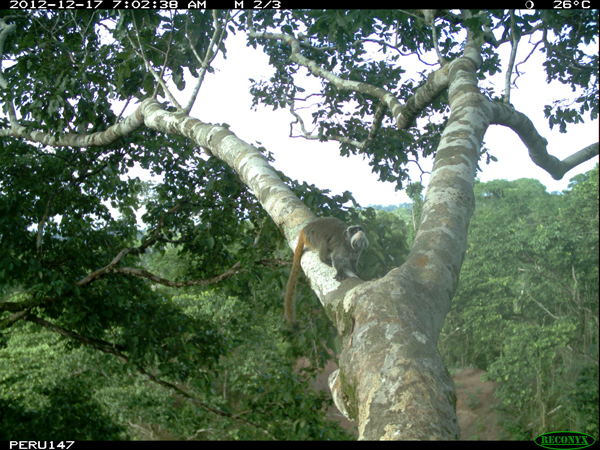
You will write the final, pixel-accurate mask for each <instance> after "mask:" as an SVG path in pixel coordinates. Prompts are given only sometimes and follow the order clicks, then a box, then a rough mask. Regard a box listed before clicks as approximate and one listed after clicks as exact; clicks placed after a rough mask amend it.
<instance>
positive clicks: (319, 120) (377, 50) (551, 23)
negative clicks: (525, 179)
mask: <svg viewBox="0 0 600 450" xmlns="http://www.w3.org/2000/svg"><path fill="white" fill-rule="evenodd" d="M247 14H250V12H246V13H245V14H243V15H241V16H240V20H239V27H240V28H242V29H245V28H246V22H245V20H246V17H247V16H246V15H247ZM253 24H254V25H253V26H254V28H255V29H256V31H258V32H261V31H271V30H273V29H281V31H282V32H283V33H287V34H294V35H295V36H298V37H299V38H300V39H301V42H302V51H303V55H305V56H306V57H307V58H310V59H311V60H313V61H314V62H315V63H316V64H318V65H320V66H321V67H323V69H325V70H328V71H330V72H331V73H333V74H335V75H339V76H340V77H341V78H343V79H344V80H352V81H358V82H364V83H369V84H372V85H373V86H377V87H382V88H384V89H386V90H387V91H389V92H391V93H392V94H393V95H395V96H396V98H398V100H399V101H400V104H402V105H405V104H406V105H407V108H406V110H408V111H406V112H405V114H407V115H408V116H410V115H411V111H410V110H411V107H412V103H413V102H414V98H412V95H414V93H415V90H416V88H417V87H419V86H421V85H423V84H424V83H425V81H426V78H425V74H426V72H425V71H422V72H418V73H416V74H415V73H411V72H409V71H408V70H406V69H405V67H406V66H407V65H406V64H402V61H404V59H403V58H404V57H406V56H408V55H415V56H416V57H418V58H419V59H420V60H421V61H423V60H422V59H421V55H425V54H426V53H427V52H429V51H431V50H432V49H433V45H432V41H433V39H432V38H431V36H430V33H431V30H430V27H429V26H428V25H427V24H426V23H425V21H424V20H423V17H422V13H421V12H420V11H405V10H377V9H368V10H298V11H297V10H294V11H260V12H259V13H257V14H254V15H253ZM459 25H464V26H466V27H467V28H469V29H470V30H472V31H473V32H474V33H475V34H476V35H478V36H479V37H480V38H481V39H482V40H484V47H483V49H482V57H483V65H482V67H481V69H480V70H479V71H478V72H477V76H478V78H479V80H481V82H482V89H484V91H485V92H486V93H487V95H489V96H490V97H491V98H493V99H495V100H498V101H500V100H501V99H502V94H501V93H499V92H497V91H496V88H495V87H494V86H493V84H490V83H487V78H488V77H489V76H490V75H493V74H495V73H496V72H499V71H500V57H499V48H500V47H501V46H502V45H503V44H507V41H510V40H511V39H516V40H517V41H518V40H520V39H525V37H526V36H529V37H531V35H532V34H533V33H535V31H536V30H540V32H539V35H541V34H542V32H543V36H542V37H541V38H539V40H537V39H538V38H537V37H536V38H535V39H533V40H534V41H535V42H537V44H536V48H538V47H539V48H541V51H542V52H545V53H546V61H545V62H544V70H545V71H546V75H547V80H548V81H549V82H550V81H553V80H557V81H560V82H561V83H563V84H566V85H568V86H570V87H571V88H572V90H573V91H574V92H575V91H576V92H577V94H576V95H577V97H576V98H575V99H574V100H570V99H564V100H561V101H559V102H556V103H553V104H552V105H546V107H545V109H544V112H545V115H546V117H547V118H548V121H549V124H550V126H551V127H552V126H554V125H556V124H558V125H559V127H560V130H561V132H565V131H566V128H567V124H569V123H579V122H582V121H583V120H584V118H585V117H589V118H591V119H595V118H597V116H598V77H597V74H598V53H597V52H596V51H595V50H596V46H597V38H598V14H597V12H596V11H594V10H585V11H584V10H553V11H549V10H537V11H527V12H526V13H520V12H517V11H511V10H487V11H478V13H477V14H476V15H474V16H472V17H471V18H470V19H466V20H464V21H461V19H459V17H458V16H456V15H454V14H453V13H452V12H451V11H445V12H439V20H438V21H436V23H435V26H436V29H437V33H438V34H437V35H438V36H440V38H439V39H438V46H439V52H440V56H441V57H442V58H445V60H447V61H451V60H452V59H453V58H455V57H456V56H457V55H458V54H459V53H460V50H461V49H460V44H459V40H458V39H457V37H456V36H457V32H459V30H461V29H463V30H464V28H461V26H459ZM482 27H487V28H488V29H489V31H490V33H488V34H487V35H485V36H482ZM492 34H493V35H494V36H501V38H498V39H496V38H492V37H491V36H492ZM594 42H595V43H596V46H595V45H591V44H592V43H594ZM250 44H251V45H252V46H254V47H256V46H258V45H260V46H262V47H263V49H264V51H265V52H266V53H267V54H268V55H269V57H270V61H269V62H270V64H271V65H272V66H273V67H274V69H275V73H274V75H273V76H272V77H271V78H270V79H269V80H268V81H266V80H252V81H253V86H252V89H251V93H252V94H253V97H254V105H255V106H256V105H258V104H264V105H269V106H272V107H273V109H277V108H286V107H289V106H291V107H293V108H297V107H298V105H300V104H304V103H303V102H305V101H307V100H310V101H311V103H314V102H313V101H312V100H313V98H314V97H313V96H314V95H319V97H320V101H319V102H318V107H317V108H313V109H311V113H312V121H313V125H314V126H315V127H316V128H318V130H319V136H320V137H321V139H322V140H325V139H327V138H331V139H336V137H337V136H345V137H348V138H351V139H352V140H353V141H358V142H365V143H368V145H361V146H356V145H354V144H352V143H351V142H347V141H344V140H341V145H340V149H341V154H342V155H348V154H351V153H352V154H362V155H364V156H366V157H367V158H368V160H369V165H370V166H371V167H372V170H373V172H374V173H377V174H378V175H379V178H380V180H381V181H390V182H394V183H396V185H397V187H398V189H401V188H402V187H403V186H405V184H406V181H407V180H408V179H409V177H408V171H407V165H408V163H409V162H417V161H418V160H419V158H420V157H426V156H429V155H431V154H433V153H434V152H435V150H436V148H437V146H438V143H439V141H440V137H441V134H442V132H443V131H444V124H445V122H446V119H447V118H448V115H449V112H450V111H449V108H448V99H447V94H446V93H442V94H441V95H440V96H439V97H438V98H436V99H435V100H434V101H433V102H432V103H431V105H429V106H428V107H427V108H424V110H423V111H421V114H420V115H419V117H414V118H413V123H417V121H418V124H419V125H420V126H419V127H410V128H408V129H406V130H405V129H398V127H397V124H396V123H395V122H394V120H392V118H391V117H390V115H389V113H386V115H385V118H384V120H383V122H382V124H381V127H380V128H379V129H378V135H377V139H376V140H370V139H369V138H368V135H369V133H370V131H371V130H370V129H369V126H366V125H365V124H369V123H370V122H371V121H372V120H374V119H373V116H375V115H376V111H377V109H378V107H379V106H380V102H379V99H378V98H377V97H376V96H375V95H372V94H370V93H364V92H358V91H355V90H352V89H348V90H345V89H344V90H341V89H336V88H335V87H334V86H333V84H332V83H323V85H322V89H321V91H320V92H319V93H318V94H312V95H311V96H307V97H302V93H303V92H305V90H307V88H306V86H305V83H304V80H305V78H304V77H302V76H301V75H304V72H303V71H301V70H299V69H298V66H297V65H296V64H295V63H294V62H293V61H292V60H291V59H290V58H289V56H290V49H289V47H288V46H287V45H284V44H282V43H281V42H280V41H274V40H269V39H267V40H264V39H263V40H254V39H252V40H251V41H250ZM485 151H486V150H485V149H484V153H485ZM486 157H487V160H488V162H489V160H495V157H494V156H492V155H489V154H486Z"/></svg>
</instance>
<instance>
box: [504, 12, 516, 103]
mask: <svg viewBox="0 0 600 450" xmlns="http://www.w3.org/2000/svg"><path fill="white" fill-rule="evenodd" d="M518 45H519V36H517V31H516V29H515V12H514V11H511V12H510V58H509V61H508V67H507V69H506V76H505V80H504V98H503V101H504V104H505V105H510V86H511V82H510V79H511V77H512V71H513V67H514V65H515V58H516V57H517V47H518Z"/></svg>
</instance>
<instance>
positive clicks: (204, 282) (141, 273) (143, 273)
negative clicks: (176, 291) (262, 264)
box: [112, 261, 241, 287]
mask: <svg viewBox="0 0 600 450" xmlns="http://www.w3.org/2000/svg"><path fill="white" fill-rule="evenodd" d="M240 266H241V263H240V262H239V261H238V262H236V263H235V264H234V265H233V266H232V267H231V269H229V270H227V271H225V272H223V273H222V274H220V275H217V276H216V277H212V278H207V279H198V280H187V281H171V280H167V279H165V278H160V277H158V276H156V275H154V274H153V273H150V272H148V271H147V270H144V269H135V268H133V267H116V268H114V269H113V270H112V272H114V273H125V274H128V275H134V276H136V277H139V278H147V279H148V280H152V281H154V282H155V283H159V284H162V285H164V286H170V287H186V286H198V285H200V286H208V285H211V284H218V283H220V282H222V281H223V280H225V279H227V278H229V277H231V276H232V275H235V274H236V273H238V272H240V270H241V269H240Z"/></svg>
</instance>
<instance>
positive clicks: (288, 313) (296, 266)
mask: <svg viewBox="0 0 600 450" xmlns="http://www.w3.org/2000/svg"><path fill="white" fill-rule="evenodd" d="M305 241H306V236H305V235H304V230H302V231H301V232H300V236H299V237H298V244H297V245H296V250H295V251H294V262H293V264H292V270H291V271H290V278H289V279H288V283H287V288H286V290H285V298H284V301H283V315H284V316H285V320H287V322H288V323H289V324H290V325H291V326H294V324H295V322H296V317H295V316H296V312H295V306H294V294H295V293H296V283H297V281H298V273H299V272H300V258H302V253H303V252H304V243H305Z"/></svg>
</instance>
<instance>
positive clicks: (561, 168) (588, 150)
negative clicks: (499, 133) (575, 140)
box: [488, 102, 598, 180]
mask: <svg viewBox="0 0 600 450" xmlns="http://www.w3.org/2000/svg"><path fill="white" fill-rule="evenodd" d="M488 107H489V108H490V109H491V114H490V116H491V124H496V125H503V126H505V127H508V128H510V129H511V130H513V131H514V132H515V133H517V135H518V136H519V138H520V139H521V141H522V142H523V144H525V146H526V147H527V150H528V151H529V156H530V158H531V160H532V161H533V162H534V163H535V164H536V165H538V166H539V167H541V168H542V169H544V170H545V171H546V172H548V173H549V174H550V175H551V176H552V178H554V179H555V180H560V179H562V177H563V176H564V175H565V173H567V172H568V171H569V170H571V169H573V168H574V167H576V166H578V165H579V164H581V163H583V162H585V161H587V160H589V159H591V158H593V157H594V156H598V143H597V142H596V143H595V144H591V145H588V146H587V147H585V148H583V149H581V150H579V151H577V152H575V153H574V154H572V155H571V156H569V157H567V158H565V159H564V160H562V161H561V160H559V159H558V158H557V157H556V156H552V155H550V154H548V150H547V146H548V141H547V140H546V139H545V138H543V137H542V136H541V135H540V134H539V133H538V131H537V130H536V129H535V126H534V125H533V123H532V122H531V120H529V117H527V116H526V115H525V114H523V113H520V112H519V111H516V110H514V109H513V108H511V107H509V106H506V105H504V104H501V103H496V102H488Z"/></svg>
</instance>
